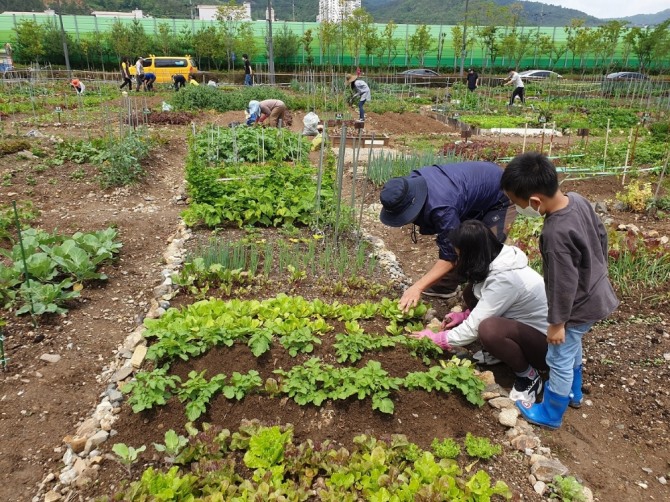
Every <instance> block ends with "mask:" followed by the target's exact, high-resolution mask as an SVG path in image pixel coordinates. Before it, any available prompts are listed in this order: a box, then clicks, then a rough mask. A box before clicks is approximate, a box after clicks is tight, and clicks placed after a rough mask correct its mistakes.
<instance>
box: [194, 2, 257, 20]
mask: <svg viewBox="0 0 670 502" xmlns="http://www.w3.org/2000/svg"><path fill="white" fill-rule="evenodd" d="M219 7H223V8H224V10H225V11H226V12H228V13H229V16H228V17H229V18H230V20H231V21H251V3H249V2H244V3H243V4H242V5H235V6H228V5H196V7H195V8H196V9H197V10H198V19H200V20H202V21H217V20H218V17H217V14H218V13H219Z"/></svg>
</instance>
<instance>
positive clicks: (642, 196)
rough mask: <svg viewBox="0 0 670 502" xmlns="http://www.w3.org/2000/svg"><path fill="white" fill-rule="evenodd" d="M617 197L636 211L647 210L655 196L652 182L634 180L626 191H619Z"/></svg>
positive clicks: (627, 206)
mask: <svg viewBox="0 0 670 502" xmlns="http://www.w3.org/2000/svg"><path fill="white" fill-rule="evenodd" d="M615 197H616V199H617V200H618V201H620V202H623V204H624V205H625V206H626V208H628V209H630V210H631V211H634V212H638V213H639V212H642V211H645V210H646V209H647V208H648V207H649V204H650V203H651V200H652V198H653V193H652V191H651V183H640V182H637V181H636V182H634V183H631V184H630V185H628V189H627V190H626V191H625V192H617V194H616V196H615Z"/></svg>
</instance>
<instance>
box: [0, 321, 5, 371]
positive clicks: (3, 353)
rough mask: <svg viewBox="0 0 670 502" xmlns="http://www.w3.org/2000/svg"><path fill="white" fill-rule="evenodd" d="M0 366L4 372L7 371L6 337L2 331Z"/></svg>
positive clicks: (0, 335)
mask: <svg viewBox="0 0 670 502" xmlns="http://www.w3.org/2000/svg"><path fill="white" fill-rule="evenodd" d="M0 365H2V371H7V358H6V357H5V336H4V334H3V333H2V331H0Z"/></svg>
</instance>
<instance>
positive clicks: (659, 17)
mask: <svg viewBox="0 0 670 502" xmlns="http://www.w3.org/2000/svg"><path fill="white" fill-rule="evenodd" d="M190 1H192V3H193V5H190V4H189V3H187V2H186V1H185V0H61V2H62V5H63V13H66V14H89V13H90V12H91V11H92V10H111V11H124V12H129V11H131V10H133V9H136V8H138V9H141V10H142V11H143V13H144V15H146V16H152V17H181V18H189V17H190V15H191V7H195V5H196V4H197V3H198V0H190ZM203 1H205V0H203ZM249 1H250V3H251V11H252V17H253V18H254V19H263V18H264V17H265V9H266V8H267V0H249ZM493 1H494V3H496V4H498V5H502V6H509V5H510V4H512V3H517V2H516V0H493ZM206 2H207V3H208V4H210V5H211V4H214V5H217V4H221V5H224V4H227V3H228V2H227V0H206ZM238 3H242V2H241V0H238ZM518 3H520V4H521V5H522V6H523V12H522V14H521V21H522V24H525V25H529V26H566V25H567V24H569V23H570V21H571V20H572V19H583V20H584V21H585V22H586V24H587V25H591V26H593V25H597V24H602V23H604V22H607V21H609V20H612V19H616V20H618V21H627V22H629V23H630V25H632V26H648V25H655V24H658V23H661V22H663V21H665V20H666V19H670V9H665V10H663V11H660V12H657V13H651V14H636V15H633V16H627V17H623V18H608V19H599V18H596V17H594V16H590V15H588V14H586V13H584V12H582V11H579V10H575V9H568V8H564V7H560V6H556V5H549V4H544V3H540V2H518ZM57 5H58V1H57V0H0V11H39V10H44V9H45V8H47V7H51V8H57ZM362 5H363V8H365V9H366V10H367V11H368V12H370V14H371V15H372V16H373V18H374V20H375V22H377V23H386V22H388V21H389V20H393V21H394V22H396V23H398V24H423V23H425V24H445V25H450V24H456V23H459V22H462V20H463V12H464V10H465V0H363V1H362ZM318 6H319V0H273V8H274V10H275V15H276V17H277V19H279V20H280V21H293V20H295V21H305V22H314V21H315V19H316V15H317V12H318Z"/></svg>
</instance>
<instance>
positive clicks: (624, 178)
mask: <svg viewBox="0 0 670 502" xmlns="http://www.w3.org/2000/svg"><path fill="white" fill-rule="evenodd" d="M632 136H633V128H632V127H631V128H630V131H629V132H628V146H627V147H626V160H625V161H624V163H623V178H621V186H623V185H625V184H626V171H627V170H628V156H629V155H630V140H631V138H632Z"/></svg>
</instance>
